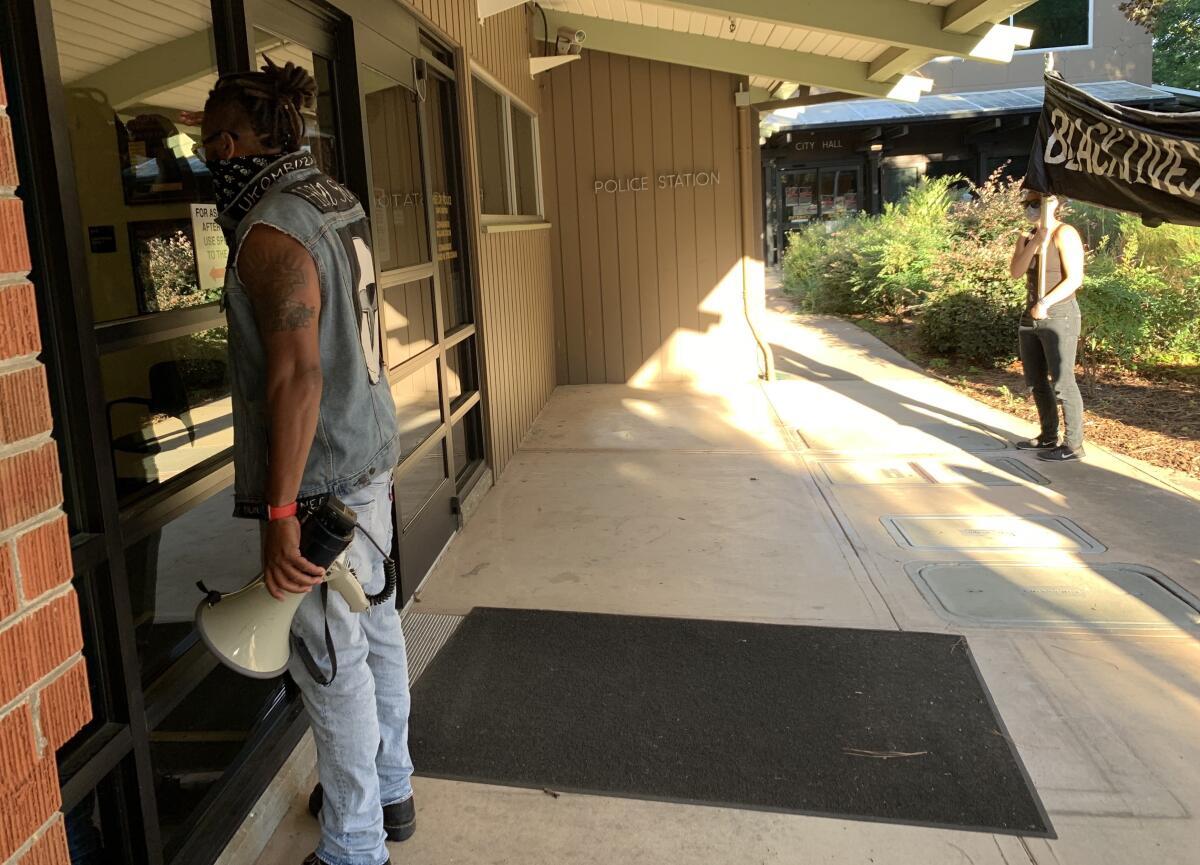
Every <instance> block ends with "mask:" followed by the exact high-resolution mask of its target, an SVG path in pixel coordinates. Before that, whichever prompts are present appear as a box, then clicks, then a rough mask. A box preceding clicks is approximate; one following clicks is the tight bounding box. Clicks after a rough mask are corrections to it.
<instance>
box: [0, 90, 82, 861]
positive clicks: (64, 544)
mask: <svg viewBox="0 0 1200 865" xmlns="http://www.w3.org/2000/svg"><path fill="white" fill-rule="evenodd" d="M7 104H8V99H7V97H6V96H5V94H4V81H3V76H2V73H0V863H6V865H9V863H13V865H15V863H20V865H67V863H68V861H69V859H68V856H67V841H66V833H65V831H64V827H63V819H62V815H61V814H60V813H59V810H58V809H59V806H60V804H61V800H60V796H59V788H58V771H57V766H56V763H55V750H56V749H57V748H58V746H59V745H61V744H62V743H63V742H65V741H66V740H67V739H69V738H70V737H71V736H72V735H74V734H75V732H76V731H78V730H79V729H80V727H82V726H83V725H84V724H85V723H87V721H88V720H89V718H90V716H91V700H90V698H89V696H88V684H87V671H86V668H85V667H84V664H83V659H82V657H81V656H80V654H79V653H80V649H81V648H82V644H83V638H82V635H81V633H80V624H79V604H78V601H77V599H76V597H75V593H74V590H73V589H72V588H71V584H70V580H71V549H70V542H69V538H68V534H67V522H66V518H65V517H64V516H63V512H62V508H61V505H62V478H61V476H60V474H59V467H58V452H57V450H56V448H55V445H54V442H53V441H52V440H51V438H50V427H51V417H50V399H49V395H48V393H47V390H46V371H45V369H44V368H43V367H42V365H41V363H40V362H39V361H38V357H37V356H38V353H39V352H40V351H41V340H40V337H39V335H38V323H37V310H36V306H35V299H34V292H33V286H32V285H30V283H29V281H28V279H27V276H28V273H29V267H30V264H29V247H28V243H27V241H26V236H25V220H24V217H23V214H22V206H21V201H20V199H19V198H17V196H16V188H17V186H18V181H17V169H16V160H15V159H14V156H13V141H12V128H11V123H10V122H9V118H8V115H7V113H6V111H5V109H6V107H7Z"/></svg>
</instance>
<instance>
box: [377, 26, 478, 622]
mask: <svg viewBox="0 0 1200 865" xmlns="http://www.w3.org/2000/svg"><path fill="white" fill-rule="evenodd" d="M355 38H356V47H357V52H358V57H359V64H360V65H359V84H360V89H361V93H362V111H363V120H364V127H365V136H366V139H367V152H368V153H367V155H368V173H369V184H370V211H371V230H372V235H373V241H374V246H375V263H376V270H377V281H378V285H379V288H380V292H381V297H382V300H383V304H382V307H383V327H384V358H383V359H384V363H385V365H386V368H387V376H388V383H389V385H390V387H391V389H392V398H393V400H394V401H395V403H396V417H397V421H398V423H399V429H400V442H401V457H400V463H399V465H398V466H397V468H396V474H395V518H396V528H397V534H398V539H399V549H400V564H401V567H400V590H399V598H398V601H399V603H401V604H403V603H405V602H406V601H407V600H408V599H409V598H410V597H411V596H412V593H413V592H414V591H415V590H416V587H417V585H418V584H419V583H420V581H421V580H422V579H423V578H424V576H425V574H426V573H427V572H428V571H429V568H430V567H431V566H432V565H433V562H434V561H435V560H436V558H437V556H438V554H439V553H440V552H441V551H442V549H443V548H444V547H445V545H446V543H447V542H448V541H449V539H450V537H451V536H452V535H453V534H454V532H455V531H456V530H457V528H458V517H457V500H456V493H457V491H456V486H455V479H456V476H457V472H456V469H455V463H456V458H455V457H456V453H455V452H456V450H457V449H456V447H455V440H454V435H453V432H452V424H453V420H454V418H455V409H456V408H457V401H458V400H460V399H461V397H462V395H463V394H464V392H466V391H467V390H475V387H474V381H473V378H474V358H473V356H468V357H465V358H464V356H463V352H464V351H468V352H469V351H470V350H471V349H472V348H473V345H464V341H463V340H461V339H452V338H451V335H452V333H453V332H454V331H456V330H457V329H459V328H460V327H461V324H462V322H463V320H464V319H465V318H467V317H469V307H470V304H469V302H468V299H467V297H468V294H469V293H468V292H467V289H466V286H467V285H468V283H467V280H466V278H465V273H464V272H463V262H462V260H461V257H460V256H459V249H458V246H459V244H460V242H461V234H462V231H461V226H456V219H457V216H456V214H454V213H452V212H451V211H456V210H457V209H458V208H457V202H458V201H459V200H460V199H459V197H457V196H454V195H452V194H451V193H448V192H447V191H446V184H445V180H444V173H443V172H442V171H441V170H439V171H437V172H434V171H433V167H434V165H437V166H439V168H440V167H441V166H442V164H443V163H444V160H445V148H444V146H443V143H444V142H443V138H444V133H445V129H444V125H443V124H444V121H445V120H446V118H445V117H444V114H445V111H444V107H445V106H444V104H443V103H444V100H445V93H444V91H443V89H442V87H441V86H440V81H439V80H437V79H434V78H433V77H432V76H431V71H430V67H429V65H428V64H427V62H426V59H425V58H424V57H423V56H422V53H423V49H422V45H421V37H420V33H419V31H418V29H417V26H416V22H415V21H413V22H411V25H410V26H409V27H405V26H404V25H403V24H397V23H395V22H393V26H391V27H389V29H388V36H387V37H384V36H382V35H380V34H379V33H377V32H375V31H374V30H371V29H369V28H366V27H359V28H358V29H357V32H356V35H355ZM450 119H453V118H450ZM435 175H436V181H435ZM453 335H454V336H455V337H457V336H458V334H456V333H454V334H453ZM472 335H473V334H472ZM464 379H466V381H464Z"/></svg>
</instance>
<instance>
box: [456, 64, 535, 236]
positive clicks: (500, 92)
mask: <svg viewBox="0 0 1200 865" xmlns="http://www.w3.org/2000/svg"><path fill="white" fill-rule="evenodd" d="M470 72H471V76H470V77H471V114H472V121H473V122H472V125H473V126H474V127H475V129H473V132H474V133H475V134H474V135H473V136H472V137H473V140H472V142H471V143H472V147H473V150H474V151H475V152H474V153H472V154H471V156H472V158H473V161H474V162H475V165H476V171H477V172H478V165H479V135H478V122H479V118H478V113H477V112H476V111H475V88H476V87H478V86H479V85H483V86H484V87H487V88H488V89H489V90H491V91H492V92H493V93H495V94H496V95H497V96H499V97H500V117H501V120H500V122H501V123H503V124H504V128H503V134H504V153H503V154H502V156H503V158H504V168H505V171H506V175H507V176H506V181H507V187H508V188H507V198H508V212H507V213H489V212H487V211H485V210H484V209H483V196H482V194H481V195H480V196H479V203H478V212H479V224H480V226H481V227H483V228H484V230H485V231H486V227H487V226H489V225H504V224H517V225H519V224H523V223H531V224H538V225H540V224H542V223H544V222H545V220H546V202H545V195H544V187H543V184H542V141H541V129H540V118H539V117H538V113H537V112H536V111H534V110H533V109H532V108H530V107H529V106H528V105H526V104H525V103H524V102H523V101H522V100H520V99H518V98H517V97H516V96H513V95H512V93H511V92H509V90H508V89H507V88H505V87H504V85H502V84H501V83H500V82H499V81H497V80H496V79H495V78H494V77H493V76H491V75H489V74H488V73H487V72H486V71H485V70H484V69H483V68H481V67H480V66H479V65H478V64H476V63H472V64H471V70H470ZM514 108H516V109H517V110H519V111H521V112H522V113H523V114H525V115H526V116H527V117H529V119H530V125H531V127H532V135H533V166H532V170H533V180H534V196H535V198H536V201H537V206H536V208H535V209H536V210H537V212H536V213H518V212H517V172H516V148H515V146H514V142H513V128H512V127H513V123H512V111H513V109H514ZM478 181H479V185H480V186H482V184H483V178H482V177H480V178H478Z"/></svg>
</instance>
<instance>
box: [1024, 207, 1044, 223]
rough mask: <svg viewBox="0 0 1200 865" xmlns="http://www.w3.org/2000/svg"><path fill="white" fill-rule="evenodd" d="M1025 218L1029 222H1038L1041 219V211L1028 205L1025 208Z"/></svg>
mask: <svg viewBox="0 0 1200 865" xmlns="http://www.w3.org/2000/svg"><path fill="white" fill-rule="evenodd" d="M1025 218H1026V219H1028V220H1029V221H1030V222H1038V221H1040V220H1041V218H1042V209H1041V208H1040V207H1034V206H1033V205H1029V206H1027V207H1026V208H1025Z"/></svg>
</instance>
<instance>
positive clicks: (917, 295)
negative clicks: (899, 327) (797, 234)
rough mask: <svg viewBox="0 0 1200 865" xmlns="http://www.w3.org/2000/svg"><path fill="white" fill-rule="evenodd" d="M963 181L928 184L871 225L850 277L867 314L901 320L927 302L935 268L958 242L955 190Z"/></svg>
mask: <svg viewBox="0 0 1200 865" xmlns="http://www.w3.org/2000/svg"><path fill="white" fill-rule="evenodd" d="M959 180H961V178H959V177H957V176H954V177H939V178H936V179H934V180H923V181H921V182H920V183H918V184H917V185H916V186H913V187H910V188H909V189H908V190H907V191H906V192H905V194H904V197H903V198H902V199H901V200H900V201H899V202H898V203H896V204H888V205H887V206H886V207H885V208H884V211H883V214H882V215H881V216H880V217H879V218H878V219H874V220H869V221H868V224H867V226H866V227H865V228H864V230H863V231H862V232H861V234H860V237H859V241H860V242H859V245H858V249H857V252H856V253H855V264H856V266H855V268H854V272H853V273H852V275H851V277H850V284H851V286H852V288H853V290H854V293H855V294H857V295H858V296H859V297H860V298H861V301H860V303H861V305H862V307H863V309H864V311H865V312H869V313H875V314H884V315H891V316H896V317H898V316H900V315H901V314H903V313H905V312H907V311H908V310H910V309H912V308H913V307H915V306H917V305H919V304H920V303H921V302H922V301H924V299H925V296H926V295H927V294H928V293H929V291H930V289H931V288H932V287H933V281H932V280H933V270H934V268H935V266H936V265H937V263H938V261H939V260H940V259H941V257H942V256H943V255H944V254H945V253H946V251H947V250H948V249H950V248H951V246H952V245H953V242H954V236H953V235H954V230H953V223H952V221H951V218H950V208H951V205H952V204H953V202H954V193H953V192H952V191H951V188H950V187H951V185H952V184H953V183H955V182H958V181H959Z"/></svg>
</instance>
